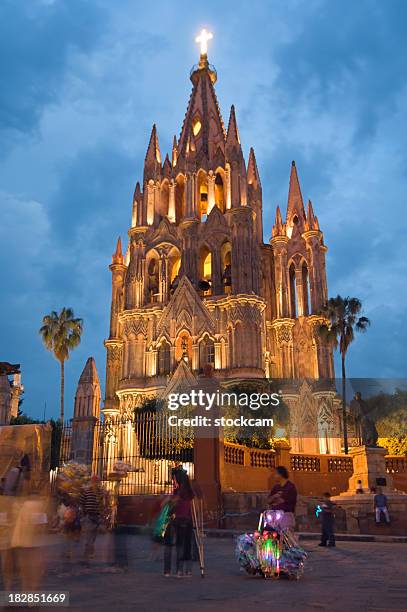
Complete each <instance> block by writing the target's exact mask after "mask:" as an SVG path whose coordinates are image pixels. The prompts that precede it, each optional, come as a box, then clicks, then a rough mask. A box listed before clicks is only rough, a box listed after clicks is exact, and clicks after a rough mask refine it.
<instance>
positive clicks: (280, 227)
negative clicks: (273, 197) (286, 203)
mask: <svg viewBox="0 0 407 612" xmlns="http://www.w3.org/2000/svg"><path fill="white" fill-rule="evenodd" d="M284 234H285V228H284V224H283V219H282V217H281V210H280V207H279V206H277V210H276V218H275V221H274V225H273V229H272V236H273V238H274V236H282V235H284Z"/></svg>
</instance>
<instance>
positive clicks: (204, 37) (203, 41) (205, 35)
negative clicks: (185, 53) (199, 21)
mask: <svg viewBox="0 0 407 612" xmlns="http://www.w3.org/2000/svg"><path fill="white" fill-rule="evenodd" d="M212 38H213V34H212V32H207V31H206V29H205V28H204V29H203V30H201V33H200V34H199V36H197V37H196V38H195V42H197V43H199V44H200V46H201V56H202V55H207V53H208V40H211V39H212Z"/></svg>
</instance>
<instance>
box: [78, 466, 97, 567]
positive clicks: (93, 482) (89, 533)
mask: <svg viewBox="0 0 407 612" xmlns="http://www.w3.org/2000/svg"><path fill="white" fill-rule="evenodd" d="M79 507H80V512H81V516H82V521H81V527H82V530H83V533H84V537H85V549H84V563H85V565H89V561H90V559H92V558H93V557H94V555H95V541H96V536H97V533H98V529H99V526H100V524H101V522H102V497H101V492H100V480H99V478H98V477H97V476H92V477H91V479H90V482H89V484H87V485H86V486H84V487H83V489H82V491H81V494H80V498H79Z"/></svg>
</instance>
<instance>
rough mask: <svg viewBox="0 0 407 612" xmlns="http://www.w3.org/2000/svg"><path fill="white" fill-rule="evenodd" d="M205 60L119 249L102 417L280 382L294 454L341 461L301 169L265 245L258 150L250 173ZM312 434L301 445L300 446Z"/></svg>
mask: <svg viewBox="0 0 407 612" xmlns="http://www.w3.org/2000/svg"><path fill="white" fill-rule="evenodd" d="M216 78H217V75H216V71H215V69H214V68H213V67H212V66H211V65H210V64H209V63H208V58H207V54H206V53H201V56H200V61H199V64H198V65H197V66H195V67H194V68H193V69H192V71H191V81H192V93H191V97H190V100H189V103H188V107H187V111H186V115H185V119H184V122H183V125H182V129H181V133H180V136H179V138H178V139H177V138H175V137H174V142H173V147H172V152H171V156H168V155H166V156H165V158H163V157H162V154H161V150H160V146H159V141H158V133H157V129H156V126H155V125H154V126H153V129H152V133H151V137H150V141H149V144H148V149H147V154H146V157H145V163H144V175H143V181H142V183H141V184H140V183H137V185H136V189H135V192H134V198H133V207H132V221H131V227H130V228H129V231H128V246H127V249H122V245H121V241H120V239H119V240H118V243H117V247H116V251H115V253H114V254H113V257H112V262H111V265H110V270H111V274H112V301H111V315H110V333H109V338H108V339H107V340H106V341H105V346H106V350H107V367H106V397H105V403H104V410H103V412H104V416H105V418H113V417H117V416H119V415H120V416H130V415H131V414H132V413H133V412H134V410H135V409H136V408H137V407H139V406H140V405H141V404H142V403H143V402H144V400H145V398H146V397H153V396H165V393H166V389H169V388H170V387H171V385H172V387H173V382H171V381H173V380H174V377H177V376H178V377H179V376H181V375H182V376H186V375H187V377H189V378H190V379H191V381H192V380H196V381H198V384H199V378H200V377H201V376H203V375H206V376H207V375H208V372H210V375H211V376H212V377H213V378H215V379H217V380H218V381H219V385H231V384H234V383H235V382H236V381H242V380H253V379H255V380H259V379H267V378H271V379H284V380H285V381H287V380H288V381H290V384H289V385H288V386H287V387H286V392H285V393H284V397H285V401H286V403H288V405H289V408H290V419H291V423H290V438H291V444H292V447H293V450H295V451H297V452H301V451H302V452H331V453H333V452H338V451H339V449H338V443H335V444H334V447H332V444H333V443H332V442H328V439H329V438H330V437H331V434H332V432H333V431H338V425H337V399H336V396H335V392H334V391H332V389H330V388H329V386H327V387H325V388H324V386H323V385H322V388H321V380H329V379H332V378H333V377H334V368H333V357H332V349H331V347H330V346H328V345H327V344H326V343H324V341H323V340H322V339H321V338H320V336H319V333H318V328H319V325H320V324H321V322H322V319H321V316H320V315H319V312H320V308H321V306H322V305H323V304H324V303H325V302H326V300H327V298H328V290H327V280H326V267H325V253H326V246H325V244H324V237H323V233H322V231H321V229H320V227H319V223H318V219H317V217H316V216H315V213H314V210H313V206H312V204H311V202H310V201H309V202H308V204H306V205H305V203H304V200H303V197H302V193H301V189H300V183H299V179H298V174H297V168H296V166H295V163H294V162H293V163H292V166H291V170H290V177H289V188H288V202H287V209H286V211H284V214H283V212H282V211H280V209H279V208H277V210H276V214H275V222H274V225H273V229H272V236H271V239H270V241H269V242H268V243H266V242H264V241H263V217H262V215H263V213H262V185H261V180H260V175H259V171H258V167H257V164H256V158H255V154H254V150H253V149H250V154H249V157H248V160H247V162H246V160H245V158H244V155H243V151H242V146H241V142H240V137H239V131H238V125H237V120H236V115H235V109H234V107H233V106H232V108H231V111H230V116H229V121H228V124H227V127H226V126H225V124H224V122H223V119H222V115H221V112H220V108H219V104H218V101H217V97H216V93H215V88H214V85H215V82H216ZM304 432H305V435H302V434H304Z"/></svg>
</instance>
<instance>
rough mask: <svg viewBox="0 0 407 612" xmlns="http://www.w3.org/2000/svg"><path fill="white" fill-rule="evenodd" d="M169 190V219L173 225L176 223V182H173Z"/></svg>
mask: <svg viewBox="0 0 407 612" xmlns="http://www.w3.org/2000/svg"><path fill="white" fill-rule="evenodd" d="M169 190H170V193H169V203H168V218H169V220H170V221H171V222H172V223H175V181H173V180H172V181H171V183H170V186H169Z"/></svg>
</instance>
